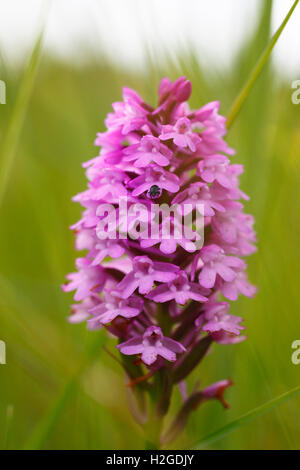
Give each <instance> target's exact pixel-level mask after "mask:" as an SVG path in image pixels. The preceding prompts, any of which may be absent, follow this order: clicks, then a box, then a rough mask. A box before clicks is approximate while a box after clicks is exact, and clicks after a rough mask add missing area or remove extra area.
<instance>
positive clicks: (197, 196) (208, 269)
mask: <svg viewBox="0 0 300 470" xmlns="http://www.w3.org/2000/svg"><path fill="white" fill-rule="evenodd" d="M190 94H191V83H190V82H189V81H188V80H186V78H185V77H181V78H179V79H178V80H176V81H175V82H174V83H172V82H171V81H170V80H169V79H167V78H165V79H163V80H162V81H161V83H160V86H159V102H158V107H157V108H156V109H154V108H152V107H151V106H150V105H149V104H147V103H145V102H144V101H143V100H142V98H141V97H140V96H139V95H138V94H137V93H136V92H135V91H133V90H131V89H128V88H124V90H123V101H121V102H117V103H114V104H113V112H112V113H109V114H108V116H107V118H106V121H105V124H106V127H107V131H106V132H104V133H99V134H98V135H97V138H96V141H95V144H96V145H97V146H100V147H101V150H100V155H99V156H98V157H96V158H94V159H93V160H91V161H89V162H87V163H85V164H84V167H85V168H86V169H87V170H86V175H87V178H88V180H89V184H88V189H87V190H86V191H84V192H83V193H81V194H78V195H77V196H75V197H74V201H77V202H79V203H80V204H81V205H82V206H83V207H84V211H83V215H82V219H81V220H80V221H79V222H78V223H76V224H75V225H74V226H73V227H72V229H73V230H74V231H75V234H76V248H77V249H78V250H87V254H86V256H85V257H84V258H78V259H77V263H76V264H77V272H76V273H73V274H70V275H69V276H68V279H69V281H70V282H69V283H68V284H66V285H64V286H63V289H64V290H65V291H71V290H75V291H76V292H75V295H74V299H75V301H77V302H79V303H77V304H76V305H73V307H72V315H71V317H70V321H72V322H80V321H83V320H87V323H88V326H89V328H91V329H98V328H101V327H102V326H105V327H106V328H107V330H108V331H109V332H110V333H111V334H112V335H114V336H115V337H117V338H118V343H119V344H118V346H117V348H118V349H119V351H120V352H121V353H122V354H123V355H126V356H133V357H132V364H134V365H136V367H141V364H144V365H145V366H146V367H147V368H148V372H149V371H150V372H151V373H154V372H156V371H158V370H161V369H164V368H165V369H166V370H167V371H170V374H173V382H174V383H179V384H180V388H181V389H182V390H183V388H184V387H183V383H184V382H183V380H184V379H185V377H186V376H187V374H188V373H189V372H190V371H191V370H190V369H191V368H190V369H189V366H188V364H192V365H193V367H194V366H195V365H197V363H199V362H200V360H201V359H202V357H203V355H204V352H206V351H207V349H208V347H209V346H210V344H211V342H212V341H215V342H217V343H220V344H229V343H236V342H239V341H241V340H243V339H244V336H240V333H241V330H243V329H244V327H243V326H241V325H240V322H241V318H239V317H235V316H233V315H230V314H229V313H228V311H229V303H228V302H227V301H224V299H223V300H222V299H221V298H220V297H221V296H222V295H223V297H225V299H227V300H232V301H233V300H236V299H237V297H238V296H239V294H242V295H246V296H248V297H251V296H253V295H254V293H255V287H253V286H252V285H251V284H250V283H249V282H248V280H247V276H246V268H247V265H246V263H245V261H244V259H242V258H243V257H245V256H247V255H250V254H251V253H253V252H254V251H255V247H254V242H255V233H254V231H253V222H254V221H253V217H252V216H250V215H247V214H245V213H244V211H243V204H242V203H241V202H240V201H239V200H240V199H247V196H246V195H245V194H244V193H243V192H242V191H241V190H240V189H239V175H240V174H241V173H242V171H243V167H242V166H241V165H237V164H231V163H230V160H229V158H228V156H230V155H233V154H234V151H233V150H232V149H231V148H230V147H229V146H228V145H227V143H226V142H225V141H224V139H223V138H224V135H225V134H226V126H225V118H224V117H222V116H220V115H219V114H218V110H219V103H218V102H212V103H209V104H206V105H205V106H203V107H202V108H200V109H198V110H196V111H194V110H190V109H189V106H188V104H187V100H188V99H189V97H190ZM226 155H227V156H226ZM124 197H126V198H127V204H128V207H129V214H130V206H131V205H133V204H136V203H139V202H142V203H143V204H144V205H145V206H146V207H147V208H148V209H149V211H150V209H151V205H152V204H154V203H156V204H157V203H158V204H160V203H165V204H169V205H172V204H179V205H182V204H188V203H200V204H202V207H203V214H202V215H203V218H204V245H203V246H201V248H200V249H199V248H198V247H197V244H196V243H195V242H196V241H197V239H198V238H199V235H198V234H197V233H193V228H192V227H189V230H190V234H191V233H192V236H189V237H186V238H185V237H184V236H182V238H180V239H178V238H177V239H176V238H175V237H173V238H172V237H171V239H165V238H164V237H163V224H164V223H165V222H166V218H167V221H168V223H169V224H171V226H173V228H174V226H175V225H176V220H175V218H174V216H173V215H172V214H169V215H168V216H166V217H165V218H164V217H162V221H161V225H160V227H159V230H158V233H157V234H156V236H155V237H144V236H143V234H142V233H140V236H137V237H135V238H134V239H131V238H130V237H129V238H125V237H123V236H121V231H122V233H123V232H124V230H125V229H124V225H125V224H126V223H127V224H134V223H135V222H136V217H135V216H134V213H132V214H131V216H130V215H129V217H128V219H127V220H126V221H125V219H124V217H123V215H122V214H121V211H120V210H119V201H120V198H124ZM103 204H110V205H113V206H114V207H115V208H116V211H117V214H118V215H119V220H118V224H119V225H118V226H119V232H118V233H117V236H116V237H115V238H112V237H108V238H106V239H103V237H102V238H101V237H99V236H98V228H99V224H100V223H101V222H103V219H104V214H103V212H101V211H99V210H98V209H99V206H100V205H103ZM148 220H150V219H148ZM121 228H122V230H121ZM186 228H187V229H188V227H186ZM185 233H186V232H185ZM197 237H198V238H197ZM203 341H204V342H205V343H203ZM199 344H202V345H203V344H205V345H207V347H206V348H204V349H205V351H203V348H202V349H201V348H200V347H199ZM189 358H192V359H193V360H190V361H188V359H189ZM152 375H153V374H152ZM228 385H230V382H229V381H222V382H218V383H217V384H215V385H213V386H210V387H209V388H207V389H204V390H202V395H201V396H202V399H203V398H204V397H205V398H206V399H209V398H219V399H221V400H222V401H223V391H224V389H225V388H226V387H227V386H228ZM186 399H188V398H187V397H186Z"/></svg>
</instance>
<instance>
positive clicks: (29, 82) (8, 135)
mask: <svg viewBox="0 0 300 470" xmlns="http://www.w3.org/2000/svg"><path fill="white" fill-rule="evenodd" d="M42 40H43V32H42V33H41V34H40V35H39V37H38V39H37V41H36V43H35V46H34V48H33V51H32V53H31V56H30V59H29V62H28V65H27V67H26V69H25V71H24V75H23V78H22V81H21V85H20V88H19V92H18V95H17V98H16V102H15V104H14V107H13V110H12V113H11V117H10V119H9V122H8V125H7V129H6V132H5V135H4V137H3V140H2V145H1V150H0V157H1V160H0V207H1V205H2V202H3V197H4V194H5V190H6V187H7V183H8V179H9V174H10V171H11V169H12V166H13V161H14V157H15V154H16V150H17V145H18V141H19V138H20V134H21V131H22V126H23V122H24V118H25V114H26V110H27V107H28V103H29V100H30V95H31V91H32V89H33V85H34V82H35V77H36V73H37V68H38V64H39V58H40V55H41V50H42Z"/></svg>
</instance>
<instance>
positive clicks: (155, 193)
mask: <svg viewBox="0 0 300 470" xmlns="http://www.w3.org/2000/svg"><path fill="white" fill-rule="evenodd" d="M161 192H162V191H161V189H160V187H159V186H157V184H154V185H153V186H151V188H150V189H149V191H148V196H149V197H150V198H151V199H157V198H159V197H160V196H161Z"/></svg>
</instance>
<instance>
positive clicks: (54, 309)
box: [0, 1, 300, 449]
mask: <svg viewBox="0 0 300 470" xmlns="http://www.w3.org/2000/svg"><path fill="white" fill-rule="evenodd" d="M265 5H266V6H265V8H264V9H263V14H262V15H261V20H260V21H259V24H258V26H257V29H256V30H255V33H254V35H253V38H250V39H249V41H248V43H247V44H246V45H244V46H243V47H242V49H241V52H240V54H239V56H238V57H237V59H236V61H235V63H234V64H231V65H230V66H229V65H228V68H227V69H226V70H220V69H219V70H216V69H215V70H207V69H205V68H203V67H202V66H201V64H199V63H198V62H197V60H196V59H195V57H194V55H193V51H190V53H187V52H185V53H184V54H179V56H178V59H177V61H176V64H175V63H173V62H172V61H170V60H168V56H167V54H166V61H165V62H164V65H163V66H162V65H158V64H157V63H155V61H153V58H152V62H151V63H150V61H149V66H148V68H147V69H146V70H144V73H141V72H135V71H124V70H120V69H117V68H116V67H113V66H112V65H110V64H109V63H108V62H107V61H106V60H104V59H103V58H102V57H99V58H95V57H91V59H90V61H86V64H85V65H82V66H78V65H76V66H75V65H71V64H67V63H63V62H59V61H58V60H57V59H55V58H53V57H49V56H44V57H43V59H42V61H41V64H40V68H39V70H38V75H37V78H36V81H35V86H34V89H33V93H32V96H31V100H30V103H29V106H28V109H27V111H26V115H25V122H24V126H23V129H22V134H21V138H20V140H19V143H18V145H17V150H16V155H15V159H14V162H13V167H12V171H11V172H10V175H9V180H8V185H7V190H6V192H5V195H4V199H3V202H2V205H1V207H0V210H1V231H0V266H1V270H0V286H1V295H0V339H1V340H4V341H5V342H6V345H7V364H6V365H0V422H1V426H0V448H13V449H16V448H18V449H19V448H24V447H27V448H38V447H42V448H47V449H101V448H102V449H134V448H140V447H142V446H143V439H142V436H141V433H140V430H139V428H138V427H137V425H136V424H135V423H134V422H133V420H132V418H131V417H130V413H129V411H128V409H127V403H126V389H125V387H124V378H123V375H122V371H121V369H120V367H119V365H118V364H117V363H116V362H115V361H114V360H113V359H112V358H111V357H110V356H109V355H108V354H107V353H106V352H105V351H104V349H103V345H104V343H105V344H106V346H107V347H108V348H110V349H113V348H114V341H113V340H112V339H106V334H105V332H103V331H100V332H87V331H86V328H85V325H77V326H75V325H70V324H68V322H67V321H66V318H67V315H68V312H69V305H70V303H71V302H72V295H71V294H70V295H66V294H64V293H62V292H61V290H60V284H61V283H62V282H63V281H64V276H65V274H66V273H67V272H70V271H72V270H73V267H74V258H75V253H74V246H73V236H72V233H71V232H70V231H69V230H68V226H69V225H70V224H71V223H73V222H74V221H76V220H77V219H78V217H79V214H80V207H79V206H78V205H76V204H73V203H72V202H71V200H70V198H71V196H72V195H74V194H75V193H77V192H79V191H80V190H83V189H84V187H85V184H86V180H85V176H84V171H83V169H82V168H81V163H82V162H83V161H85V160H88V159H90V158H91V157H93V156H95V155H96V152H97V149H96V148H95V147H93V140H94V137H95V134H96V132H97V131H101V130H104V124H103V120H104V117H105V115H106V114H107V112H108V111H109V110H110V105H111V102H113V101H116V100H118V99H120V97H121V88H122V86H124V85H127V86H130V87H133V88H135V89H137V90H138V92H139V93H140V94H141V95H142V96H143V97H144V98H146V99H148V100H149V101H150V102H151V103H152V104H155V99H156V98H155V97H156V89H157V85H158V83H159V80H160V78H161V77H163V76H170V77H171V78H173V79H175V78H177V77H178V76H180V75H183V74H184V75H186V76H187V77H188V78H189V79H191V81H192V83H193V95H192V99H191V106H192V107H200V106H201V105H203V104H204V103H206V102H208V101H210V100H216V99H219V100H220V101H221V111H222V113H223V114H226V113H227V112H228V109H229V107H230V105H231V103H232V102H233V100H234V98H235V96H236V95H237V93H238V91H239V90H240V87H241V85H242V84H243V83H244V82H245V80H246V78H247V76H248V75H249V72H250V70H251V69H252V67H253V65H254V63H255V62H256V60H257V58H258V56H259V54H260V52H261V50H262V49H263V48H264V46H265V45H266V44H267V41H268V38H269V29H270V21H269V18H270V2H269V1H267V2H265ZM220 40H221V39H220ZM0 78H1V79H2V80H5V81H6V85H7V104H6V105H1V107H0V123H1V131H0V139H1V140H0V145H1V143H3V140H4V138H5V133H6V131H7V123H8V120H9V116H10V114H11V111H12V107H13V105H14V102H15V99H16V95H17V92H18V89H19V86H20V83H21V80H22V74H21V73H20V71H19V70H15V69H7V68H6V67H5V63H3V62H2V66H1V77H0ZM296 78H300V70H299V77H291V80H290V82H291V81H292V80H294V79H296ZM290 82H289V81H286V82H284V81H283V80H281V78H280V75H279V73H278V71H276V72H275V71H274V70H273V69H272V64H271V63H270V64H269V66H268V67H267V68H266V69H265V70H264V72H263V74H262V76H261V77H260V79H259V80H258V82H257V83H256V85H255V89H254V90H253V91H252V93H251V95H250V96H249V98H248V101H247V103H246V105H245V107H244V108H243V110H242V112H241V114H240V115H239V117H238V119H237V121H236V123H235V124H234V126H233V128H232V129H231V130H230V133H229V135H228V140H229V142H230V144H231V145H232V146H233V147H235V148H236V149H237V154H236V155H235V156H234V157H233V161H234V162H239V163H242V164H244V166H245V174H244V175H243V177H242V187H243V190H245V191H246V192H247V193H248V194H250V195H251V201H250V202H249V203H247V210H248V212H250V213H253V214H254V215H255V217H256V229H257V232H258V239H259V242H258V252H257V254H255V255H254V256H253V257H252V259H251V260H250V262H249V271H250V278H251V280H252V281H253V282H254V283H255V284H257V285H258V287H259V292H258V294H257V296H256V297H255V299H254V300H249V299H240V300H239V301H238V302H236V303H235V305H233V306H232V311H233V313H235V314H238V315H241V316H242V317H243V318H244V319H245V322H246V326H247V335H248V340H247V341H246V342H244V343H241V344H239V345H235V346H221V345H215V346H214V348H213V351H212V354H211V355H210V356H209V357H208V358H207V359H206V360H205V361H204V363H203V365H201V366H200V367H199V368H198V369H197V371H196V372H195V373H194V374H193V377H192V381H195V380H201V382H202V383H203V385H207V384H209V383H211V382H213V381H216V380H220V379H222V378H227V377H231V378H232V379H233V381H234V383H235V386H234V387H232V389H230V390H229V392H228V395H227V396H228V401H229V402H230V404H231V408H230V409H229V410H228V411H223V409H222V408H221V406H220V405H219V404H218V403H213V402H211V403H208V404H205V405H204V406H203V407H202V408H201V407H200V408H199V409H198V411H197V412H196V413H194V416H193V417H192V419H191V420H190V422H189V424H188V427H187V430H186V432H185V434H184V435H183V436H181V438H180V439H179V440H178V441H177V442H176V443H175V444H174V446H175V447H178V448H185V447H188V446H190V445H192V444H194V443H197V440H199V439H200V438H201V437H202V436H203V435H205V434H207V433H209V432H210V431H213V430H214V429H217V428H218V427H220V426H222V425H223V424H225V423H227V422H229V421H231V420H233V419H234V418H236V417H238V416H239V415H241V414H242V413H244V412H246V411H248V410H250V409H252V408H254V407H256V406H258V405H260V404H261V403H264V402H266V401H268V400H269V399H271V398H273V397H275V396H277V395H279V394H281V393H284V392H286V391H288V390H290V389H291V388H293V387H295V386H297V385H298V384H299V378H300V365H299V366H298V367H297V366H295V365H293V364H292V362H291V354H292V349H291V344H292V342H293V341H294V340H295V339H300V301H299V281H300V275H299V266H300V249H299V233H300V216H299V203H300V184H299V177H300V163H299V162H300V150H299V149H300V105H299V106H295V105H293V104H292V102H291V94H292V89H291V83H290ZM1 159H2V160H1V162H0V165H3V162H4V160H3V159H5V155H3V154H1ZM179 399H180V398H179V396H177V397H175V402H176V400H178V401H179ZM173 406H174V407H175V406H176V403H174V404H173ZM299 418H300V399H299V398H295V399H293V400H292V401H290V402H289V403H287V404H284V405H283V406H281V407H280V408H276V409H275V410H274V411H271V412H270V413H269V414H268V415H266V416H264V417H262V418H259V419H258V420H256V421H254V422H253V423H251V424H248V425H247V426H245V427H243V428H240V429H239V430H237V431H235V432H234V433H232V434H231V435H229V436H227V437H225V438H223V439H221V440H219V441H218V442H216V443H215V444H214V445H213V448H217V449H297V448H298V449H299V446H300V442H299V436H300V419H299Z"/></svg>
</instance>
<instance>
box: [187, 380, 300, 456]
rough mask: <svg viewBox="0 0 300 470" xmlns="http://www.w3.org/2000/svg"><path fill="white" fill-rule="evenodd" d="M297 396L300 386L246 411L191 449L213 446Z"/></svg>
mask: <svg viewBox="0 0 300 470" xmlns="http://www.w3.org/2000/svg"><path fill="white" fill-rule="evenodd" d="M299 394H300V386H299V387H295V388H293V389H292V390H290V391H289V392H286V393H283V394H282V395H280V396H279V397H276V398H273V400H270V401H268V402H267V403H264V404H263V405H261V406H258V407H257V408H254V409H253V410H251V411H248V413H245V414H244V415H243V416H241V417H240V418H237V419H235V420H234V421H232V422H231V423H228V424H226V425H225V426H223V427H221V428H220V429H217V431H214V432H212V433H210V434H208V435H207V436H204V437H203V438H202V439H201V440H200V441H199V442H198V444H197V445H196V446H195V447H193V449H195V450H199V449H203V448H204V447H207V446H208V445H210V444H213V443H214V442H216V441H219V440H220V439H222V438H223V437H225V436H227V435H228V434H230V433H232V432H233V431H235V430H236V429H239V428H240V427H242V426H245V424H248V423H250V422H251V421H253V420H254V419H256V418H258V417H259V416H262V415H264V414H265V413H268V412H269V411H271V410H272V409H274V408H276V407H277V406H279V405H281V404H282V403H285V402H286V401H288V400H291V399H292V398H294V397H296V396H297V395H299Z"/></svg>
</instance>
